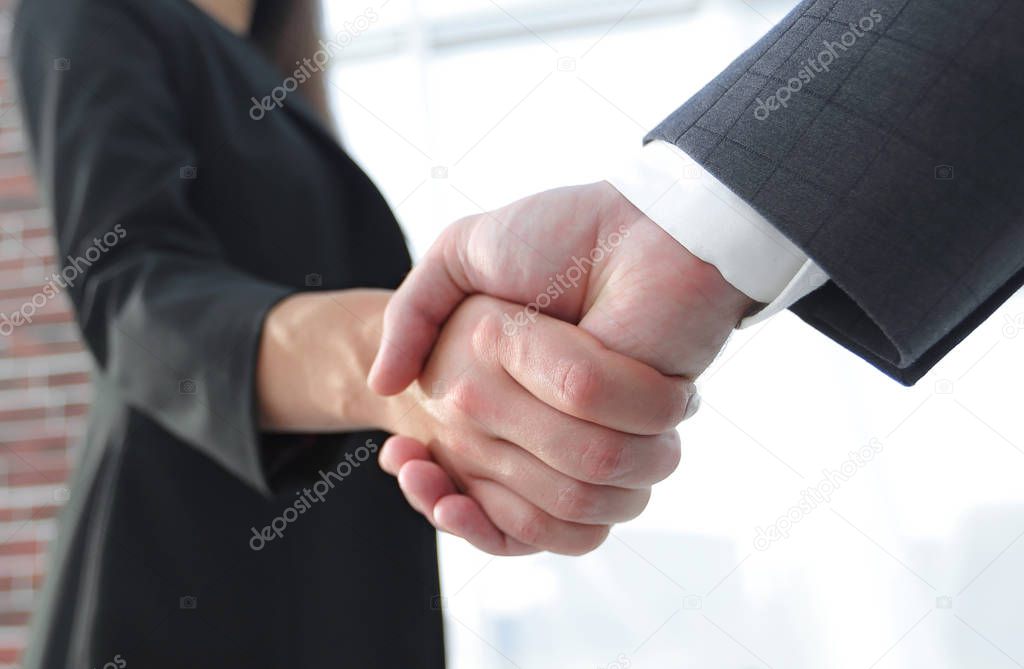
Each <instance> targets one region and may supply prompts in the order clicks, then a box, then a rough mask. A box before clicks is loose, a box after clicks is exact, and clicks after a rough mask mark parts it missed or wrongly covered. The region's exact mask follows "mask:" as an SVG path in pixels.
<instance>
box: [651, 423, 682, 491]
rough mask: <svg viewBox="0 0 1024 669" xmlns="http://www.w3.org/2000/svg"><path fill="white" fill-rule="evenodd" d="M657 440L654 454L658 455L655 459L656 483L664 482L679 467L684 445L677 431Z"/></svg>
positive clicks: (663, 434) (671, 431) (663, 435)
mask: <svg viewBox="0 0 1024 669" xmlns="http://www.w3.org/2000/svg"><path fill="white" fill-rule="evenodd" d="M655 439H656V440H657V444H656V446H655V448H654V452H655V453H657V456H656V457H655V458H654V466H653V474H654V476H655V477H656V479H655V480H656V481H663V480H664V479H667V478H668V477H669V476H670V475H671V474H672V472H674V471H675V470H676V468H677V467H678V466H679V462H680V460H681V459H682V444H681V442H680V439H679V433H678V432H676V431H675V430H669V431H668V432H664V433H662V434H660V435H658V436H657V437H655Z"/></svg>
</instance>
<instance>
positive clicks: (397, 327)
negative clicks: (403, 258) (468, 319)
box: [367, 221, 470, 395]
mask: <svg viewBox="0 0 1024 669" xmlns="http://www.w3.org/2000/svg"><path fill="white" fill-rule="evenodd" d="M467 229H468V223H466V222H462V221H460V222H458V223H455V224H453V225H452V226H450V227H449V228H447V229H446V230H445V231H444V233H442V235H441V237H440V238H438V240H437V242H435V243H434V245H433V246H432V247H431V248H430V250H429V251H428V252H427V254H426V256H424V258H423V260H422V261H421V262H420V263H419V264H418V265H417V266H416V267H415V268H413V270H412V272H410V273H409V275H408V276H407V277H406V278H405V281H403V282H402V285H401V286H399V288H398V290H397V291H396V292H395V294H394V296H392V298H391V300H390V301H389V302H388V306H387V308H386V309H385V310H384V323H383V327H384V331H383V334H382V336H381V344H380V349H379V350H378V351H377V357H376V358H375V359H374V361H373V366H372V367H371V368H370V374H369V376H368V378H367V383H368V384H369V386H370V388H371V389H372V390H373V391H374V392H377V393H379V394H381V395H395V394H397V393H399V392H401V391H402V390H404V389H405V388H406V387H407V386H408V385H409V384H410V383H412V382H413V381H414V380H416V377H418V376H419V373H420V370H422V369H423V365H424V363H425V362H426V359H427V356H428V355H430V351H431V350H432V349H433V347H434V342H436V341H437V336H438V333H439V332H440V329H441V326H442V325H443V324H444V322H445V320H447V319H448V316H450V315H451V313H452V312H453V311H454V310H455V308H456V307H457V306H458V305H459V303H460V302H461V301H462V300H463V299H464V298H465V297H466V295H467V293H468V292H469V290H470V288H469V287H468V285H467V283H468V282H467V281H466V279H465V275H464V269H463V268H462V267H461V261H460V258H461V257H462V255H461V254H460V253H455V252H453V251H454V250H455V249H458V248H461V246H460V245H461V244H462V238H463V236H464V234H465V230H467Z"/></svg>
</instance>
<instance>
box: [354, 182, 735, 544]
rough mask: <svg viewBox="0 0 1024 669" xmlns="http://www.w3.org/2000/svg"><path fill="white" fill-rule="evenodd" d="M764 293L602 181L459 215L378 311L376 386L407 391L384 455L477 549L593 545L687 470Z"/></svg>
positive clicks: (387, 391) (442, 525)
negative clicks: (734, 280)
mask: <svg viewBox="0 0 1024 669" xmlns="http://www.w3.org/2000/svg"><path fill="white" fill-rule="evenodd" d="M524 305H525V306H524ZM753 306H754V305H753V302H752V301H751V300H750V299H749V298H747V297H746V296H745V295H743V294H742V293H740V292H739V291H737V290H736V289H735V288H733V287H732V286H731V285H730V284H728V283H727V282H726V281H725V280H724V279H723V278H722V276H721V275H720V274H719V273H718V271H717V270H716V269H715V268H714V267H712V266H711V265H708V264H707V263H704V262H702V261H701V260H699V259H698V258H696V257H695V256H693V255H691V254H690V253H689V252H688V251H686V249H685V248H684V247H683V246H681V245H680V244H679V243H677V242H676V241H675V240H674V239H672V238H671V237H670V236H669V235H668V234H667V233H665V232H664V231H663V230H662V229H661V228H660V227H658V226H657V225H656V224H655V223H654V222H653V221H651V220H650V219H649V218H647V217H646V216H645V215H644V214H643V213H642V212H640V211H639V210H638V209H636V208H635V207H634V206H633V205H632V204H630V203H629V202H628V201H627V200H626V199H625V198H623V197H622V196H621V195H620V194H619V193H618V192H617V191H616V190H614V189H613V188H612V187H611V186H610V185H609V184H607V183H604V182H599V183H596V184H591V185H586V186H579V187H572V188H562V189H558V190H553V191H548V192H546V193H541V194H538V195H534V196H531V197H529V198H526V199H524V200H521V201H519V202H516V203H514V204H512V205H509V206H507V207H504V208H502V209H499V210H497V211H494V212H491V213H487V214H482V215H479V216H472V217H469V218H466V219H463V220H460V221H458V222H456V223H455V224H453V225H452V226H451V227H449V228H448V229H447V230H445V231H444V232H443V233H442V235H441V237H440V238H439V239H438V240H437V242H436V243H435V244H434V246H433V247H432V248H431V249H430V250H429V252H428V253H427V254H426V256H425V257H424V259H423V261H422V262H421V263H420V264H419V265H417V266H416V268H415V269H414V270H413V271H412V272H411V273H410V274H409V276H408V277H407V279H406V280H405V282H404V283H403V284H402V286H401V287H400V288H399V289H398V291H397V292H396V293H395V295H394V297H393V298H392V299H391V301H390V302H389V304H388V306H387V308H386V311H385V312H384V332H383V339H382V343H381V347H380V349H379V351H378V354H377V358H376V360H375V362H374V365H373V368H372V369H371V372H370V375H369V384H370V387H371V388H372V389H373V390H374V391H376V392H378V393H380V394H382V395H398V394H406V395H409V400H410V401H409V404H408V406H409V408H408V410H407V412H406V414H404V415H403V416H402V417H401V420H397V421H395V425H396V428H395V431H396V436H394V437H392V438H391V439H389V440H388V442H387V443H385V445H384V448H383V449H382V451H381V455H380V462H381V466H382V467H383V469H384V470H385V471H387V472H389V473H391V474H392V475H395V476H397V477H398V482H399V485H400V486H401V489H402V491H403V493H404V494H405V497H406V499H407V500H408V501H409V503H410V505H411V506H412V507H413V508H415V509H416V510H417V511H419V512H420V513H422V514H423V515H424V516H425V517H426V518H427V519H428V520H429V521H430V522H431V523H433V524H434V525H435V527H437V528H438V529H440V530H443V531H446V532H449V533H451V534H454V535H457V536H460V537H463V538H465V539H466V540H468V541H470V542H471V543H472V544H474V545H475V546H477V547H478V548H480V549H482V550H484V551H487V552H489V553H493V554H498V555H517V554H526V553H531V552H536V551H539V550H547V551H552V552H555V553H563V554H582V553H586V552H589V551H591V550H593V549H594V548H596V547H597V546H599V545H600V544H601V543H602V542H603V541H604V540H605V538H606V537H607V535H608V532H609V530H610V527H611V525H612V524H613V523H616V522H621V521H625V520H629V519H631V518H634V517H635V516H637V515H638V514H639V513H641V512H642V511H643V509H644V507H645V506H646V504H647V502H648V499H649V498H650V494H651V486H652V485H653V484H655V483H657V482H658V481H660V480H662V479H664V478H665V477H667V476H668V475H669V474H670V473H671V472H672V471H673V470H674V469H675V468H676V466H677V464H678V463H679V459H680V443H679V438H678V434H677V432H676V430H675V427H676V425H677V424H678V423H679V422H680V421H682V420H683V419H684V418H686V417H688V416H689V415H691V414H692V413H693V412H694V411H695V410H696V407H697V404H698V399H697V397H696V394H695V391H694V386H693V379H696V378H697V376H699V374H700V373H701V372H702V371H703V370H704V369H705V368H706V367H707V366H708V365H709V364H710V362H711V361H712V360H713V359H714V357H715V355H716V354H717V353H718V351H719V350H720V349H721V347H722V345H723V344H724V342H725V340H726V339H727V337H728V336H729V333H730V332H731V331H732V329H733V328H734V327H735V325H736V324H737V323H738V322H739V320H740V319H741V318H742V317H743V315H744V314H745V313H747V312H748V311H749V310H750V309H751V308H752V307H753Z"/></svg>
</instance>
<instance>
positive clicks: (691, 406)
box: [683, 390, 700, 420]
mask: <svg viewBox="0 0 1024 669" xmlns="http://www.w3.org/2000/svg"><path fill="white" fill-rule="evenodd" d="M698 409H700V393H698V392H697V391H696V390H694V391H693V395H691V396H690V401H689V402H687V403H686V413H684V414H683V420H686V419H688V418H691V417H693V414H695V413H697V410H698Z"/></svg>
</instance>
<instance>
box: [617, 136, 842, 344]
mask: <svg viewBox="0 0 1024 669" xmlns="http://www.w3.org/2000/svg"><path fill="white" fill-rule="evenodd" d="M608 181H609V183H611V185H612V186H614V187H615V188H616V189H617V190H618V191H619V192H620V193H622V195H623V196H624V197H625V198H626V199H627V200H629V201H630V202H632V203H633V205H634V206H636V207H637V208H638V209H639V210H640V211H642V212H644V214H646V215H647V216H648V217H649V218H650V219H651V220H653V221H654V222H655V223H657V224H658V225H659V226H661V227H662V228H663V229H664V230H665V232H667V233H668V234H670V235H671V236H672V237H673V238H674V239H675V240H676V241H678V242H679V243H680V244H682V245H683V246H684V247H685V248H686V250H688V251H689V252H690V253H692V254H693V255H695V256H697V257H698V258H700V259H701V260H703V261H704V262H706V263H709V264H711V265H714V266H715V267H716V268H717V269H718V271H719V272H721V274H722V276H723V277H724V278H725V280H726V281H728V282H729V283H730V284H732V285H733V286H734V287H735V288H736V289H737V290H739V291H740V292H742V293H743V294H745V295H746V296H747V297H750V298H751V299H753V300H756V301H758V302H763V303H765V304H767V306H766V307H764V308H763V309H761V310H760V311H759V312H757V313H756V314H754V315H753V316H750V317H748V318H745V319H743V321H742V322H741V323H740V325H739V327H741V328H742V327H746V326H748V325H753V324H754V323H758V322H760V321H763V320H765V319H766V318H768V317H769V316H772V315H773V314H776V313H778V312H780V311H783V310H785V309H788V308H789V307H790V306H792V305H793V304H794V303H795V302H797V301H798V300H799V299H800V298H802V297H804V296H805V295H807V294H809V293H811V292H812V291H814V290H815V289H817V288H819V287H820V286H822V285H823V284H824V283H825V282H826V281H828V275H827V274H825V272H824V271H822V269H821V268H820V267H818V266H817V264H815V263H814V262H813V261H812V260H810V259H809V258H808V257H807V255H806V254H805V253H804V252H803V251H801V250H800V248H799V247H798V246H796V245H795V244H793V242H791V241H789V240H788V239H786V237H785V236H784V235H783V234H782V233H781V232H779V231H778V230H777V229H776V228H775V227H774V226H772V224H771V223H769V222H768V221H767V220H765V218H764V217H763V216H761V215H760V214H759V213H757V211H755V210H754V208H753V207H751V206H750V205H749V204H747V203H746V202H745V201H744V200H743V199H742V198H741V197H739V196H738V195H736V194H735V193H733V192H732V191H731V190H729V188H728V187H726V186H725V185H724V184H723V183H722V182H720V181H718V179H716V178H714V177H713V176H711V174H709V173H708V172H707V171H706V170H705V169H704V168H703V167H701V166H700V165H699V164H697V163H696V162H694V161H693V159H692V158H690V157H689V156H688V155H686V154H685V153H684V152H683V151H682V150H680V149H679V148H678V147H676V146H675V145H673V144H669V143H668V142H664V141H654V142H651V143H649V144H647V145H646V146H645V147H644V148H643V149H642V150H641V151H640V154H639V156H638V157H637V159H636V160H635V161H633V163H632V164H630V165H627V166H625V169H623V170H621V171H620V173H619V174H617V175H615V176H614V177H613V178H611V179H609V180H608Z"/></svg>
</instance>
